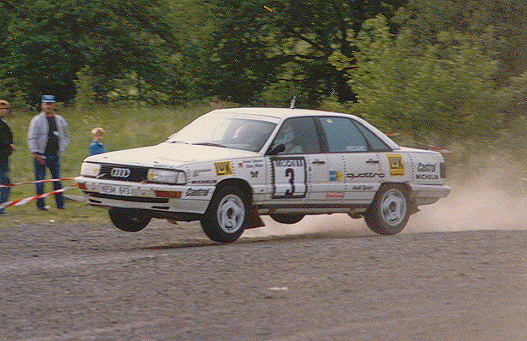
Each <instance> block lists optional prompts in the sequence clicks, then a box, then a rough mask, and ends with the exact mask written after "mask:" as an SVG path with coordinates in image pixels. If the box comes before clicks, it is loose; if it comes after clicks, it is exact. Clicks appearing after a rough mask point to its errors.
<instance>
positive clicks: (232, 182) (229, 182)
mask: <svg viewBox="0 0 527 341" xmlns="http://www.w3.org/2000/svg"><path fill="white" fill-rule="evenodd" d="M229 186H231V187H237V188H239V189H240V190H241V191H242V193H243V194H244V195H245V198H244V199H246V200H247V203H249V205H252V202H253V189H252V187H251V185H249V183H248V182H247V181H245V180H243V179H237V178H233V179H225V180H222V181H220V182H219V183H218V184H217V185H216V188H215V189H214V194H213V196H214V195H216V193H218V191H219V190H220V189H222V188H225V187H229Z"/></svg>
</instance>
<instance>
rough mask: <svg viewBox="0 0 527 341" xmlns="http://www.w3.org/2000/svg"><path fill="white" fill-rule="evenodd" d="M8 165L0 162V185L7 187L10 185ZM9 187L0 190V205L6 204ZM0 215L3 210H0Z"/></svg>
mask: <svg viewBox="0 0 527 341" xmlns="http://www.w3.org/2000/svg"><path fill="white" fill-rule="evenodd" d="M7 173H9V164H8V163H7V162H0V184H2V185H8V184H10V183H11V181H10V180H9V176H8V174H7ZM9 192H11V188H10V187H2V188H0V204H1V203H4V202H6V201H7V200H8V199H9ZM0 213H4V210H3V209H0Z"/></svg>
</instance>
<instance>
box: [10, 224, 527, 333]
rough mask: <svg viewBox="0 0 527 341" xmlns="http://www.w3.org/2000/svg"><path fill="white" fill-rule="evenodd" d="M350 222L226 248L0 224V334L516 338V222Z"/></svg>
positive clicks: (187, 229)
mask: <svg viewBox="0 0 527 341" xmlns="http://www.w3.org/2000/svg"><path fill="white" fill-rule="evenodd" d="M322 219H323V224H324V226H330V225H331V224H330V220H328V218H322ZM348 219H349V218H348ZM349 222H352V224H350V226H351V228H349V229H347V230H343V229H340V230H334V229H326V230H324V229H323V231H322V232H319V233H315V232H314V231H316V229H309V228H307V229H304V230H303V231H295V232H292V233H289V232H287V231H288V230H287V229H286V230H283V231H282V232H281V235H280V234H277V235H273V236H271V235H269V233H268V232H266V230H265V229H255V230H251V231H246V234H244V236H243V237H242V239H241V240H240V241H239V242H237V243H234V244H229V245H219V244H213V243H211V242H209V241H208V239H207V238H206V237H205V235H204V234H203V233H202V232H201V229H200V227H199V224H196V223H182V224H179V225H173V224H170V223H169V222H167V221H164V220H154V221H153V222H152V223H151V224H150V225H149V226H148V227H147V228H146V229H145V230H143V231H141V232H138V233H125V232H121V231H119V230H117V229H116V228H114V227H113V226H111V225H110V224H109V223H103V224H97V225H93V224H87V223H75V224H60V225H57V224H54V223H51V222H50V223H42V224H38V225H31V226H16V227H9V228H2V229H0V252H1V255H2V257H1V260H0V295H1V301H0V302H1V306H0V339H1V340H25V341H29V340H39V341H43V340H291V341H292V340H299V341H300V340H302V341H303V340H523V339H526V337H527V285H526V278H527V265H526V258H527V257H526V256H525V254H526V252H525V251H526V245H527V231H525V230H521V229H523V226H517V229H516V230H515V229H514V226H511V227H509V229H508V230H493V229H487V230H482V231H464V232H459V231H458V232H432V233H426V232H422V230H423V229H421V230H420V229H419V226H416V225H414V226H413V227H410V228H409V230H408V231H407V232H406V233H404V234H400V235H397V236H390V237H378V236H373V235H372V234H371V233H369V232H368V231H367V230H365V228H364V227H363V224H362V222H353V221H352V220H351V219H349ZM334 223H335V224H338V223H339V221H337V222H334ZM310 224H311V225H316V224H320V221H319V222H314V221H311V222H310V221H309V219H308V220H307V222H304V225H303V226H310ZM417 225H419V223H417ZM496 228H501V227H500V226H496ZM262 231H263V232H262Z"/></svg>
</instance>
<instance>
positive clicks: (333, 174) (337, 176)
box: [329, 170, 344, 181]
mask: <svg viewBox="0 0 527 341" xmlns="http://www.w3.org/2000/svg"><path fill="white" fill-rule="evenodd" d="M343 178H344V175H343V174H342V172H341V171H333V170H332V171H329V181H342V179H343Z"/></svg>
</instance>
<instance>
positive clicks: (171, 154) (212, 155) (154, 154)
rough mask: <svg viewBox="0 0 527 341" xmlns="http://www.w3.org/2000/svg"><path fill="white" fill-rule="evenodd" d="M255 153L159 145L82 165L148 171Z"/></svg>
mask: <svg viewBox="0 0 527 341" xmlns="http://www.w3.org/2000/svg"><path fill="white" fill-rule="evenodd" d="M256 155H258V153H255V152H251V151H246V150H240V149H230V148H222V147H211V146H200V145H190V144H184V143H161V144H158V145H156V146H151V147H143V148H135V149H125V150H119V151H115V152H109V153H104V154H99V155H93V156H89V157H87V158H86V159H85V160H84V161H88V162H95V163H111V164H118V165H133V166H147V167H163V168H176V167H179V166H181V165H182V164H185V163H195V162H206V161H220V160H226V159H232V158H239V157H242V158H243V157H250V156H253V157H254V156H256Z"/></svg>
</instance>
